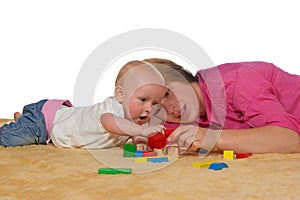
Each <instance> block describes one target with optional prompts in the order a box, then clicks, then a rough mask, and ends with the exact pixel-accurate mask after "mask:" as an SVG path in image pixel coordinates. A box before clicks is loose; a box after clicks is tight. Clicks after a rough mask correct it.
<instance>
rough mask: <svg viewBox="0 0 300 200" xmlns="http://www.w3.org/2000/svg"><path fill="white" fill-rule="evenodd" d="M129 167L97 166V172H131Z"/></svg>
mask: <svg viewBox="0 0 300 200" xmlns="http://www.w3.org/2000/svg"><path fill="white" fill-rule="evenodd" d="M131 172H132V169H131V168H99V169H98V174H131Z"/></svg>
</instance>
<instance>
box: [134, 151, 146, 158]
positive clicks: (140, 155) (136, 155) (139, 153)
mask: <svg viewBox="0 0 300 200" xmlns="http://www.w3.org/2000/svg"><path fill="white" fill-rule="evenodd" d="M143 154H144V151H136V152H135V157H143Z"/></svg>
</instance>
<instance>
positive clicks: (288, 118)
mask: <svg viewBox="0 0 300 200" xmlns="http://www.w3.org/2000/svg"><path fill="white" fill-rule="evenodd" d="M244 120H245V122H246V123H248V124H249V125H250V126H251V127H261V126H266V125H274V126H281V127H285V128H289V129H292V130H294V131H296V132H297V133H298V134H300V122H299V120H298V119H297V118H296V117H295V116H293V115H291V114H289V113H288V112H287V111H285V109H284V107H283V106H282V104H281V103H280V102H279V100H278V98H277V96H276V91H275V90H274V88H273V87H272V86H269V87H264V89H263V90H261V92H260V93H259V94H258V95H257V96H256V97H255V98H254V99H253V100H252V102H251V103H250V104H249V107H248V108H247V109H246V110H245V112H244Z"/></svg>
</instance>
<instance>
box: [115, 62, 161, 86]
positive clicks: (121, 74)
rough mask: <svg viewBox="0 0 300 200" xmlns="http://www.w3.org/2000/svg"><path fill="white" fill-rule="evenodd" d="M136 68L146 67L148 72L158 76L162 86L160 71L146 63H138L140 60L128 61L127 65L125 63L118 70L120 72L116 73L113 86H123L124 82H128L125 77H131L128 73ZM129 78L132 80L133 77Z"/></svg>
mask: <svg viewBox="0 0 300 200" xmlns="http://www.w3.org/2000/svg"><path fill="white" fill-rule="evenodd" d="M136 67H147V69H149V71H152V72H154V73H155V74H156V75H158V76H159V77H160V78H161V80H162V82H163V84H164V77H163V76H162V75H161V73H160V71H159V70H158V69H157V68H156V67H154V66H153V65H152V64H151V63H147V62H145V61H140V60H133V61H129V62H128V63H126V64H125V65H124V66H123V67H122V68H121V69H120V71H119V73H118V75H117V77H116V81H115V86H117V85H123V84H124V82H125V81H126V80H128V79H127V78H128V77H127V78H126V75H129V74H131V75H132V73H130V71H131V70H133V69H134V68H136ZM138 71H139V70H137V72H138ZM150 76H151V75H150ZM131 78H133V77H131Z"/></svg>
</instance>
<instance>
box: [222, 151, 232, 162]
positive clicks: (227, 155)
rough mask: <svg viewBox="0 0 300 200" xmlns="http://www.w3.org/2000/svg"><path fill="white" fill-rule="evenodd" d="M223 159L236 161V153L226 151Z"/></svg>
mask: <svg viewBox="0 0 300 200" xmlns="http://www.w3.org/2000/svg"><path fill="white" fill-rule="evenodd" d="M223 158H224V159H227V160H233V159H234V151H233V150H224V151H223Z"/></svg>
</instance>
